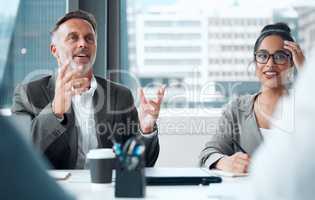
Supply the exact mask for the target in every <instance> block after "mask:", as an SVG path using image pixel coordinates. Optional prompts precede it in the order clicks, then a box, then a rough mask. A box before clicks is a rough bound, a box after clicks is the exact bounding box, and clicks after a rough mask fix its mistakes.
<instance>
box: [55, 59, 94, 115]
mask: <svg viewBox="0 0 315 200" xmlns="http://www.w3.org/2000/svg"><path fill="white" fill-rule="evenodd" d="M59 66H60V65H59ZM68 68H69V62H67V63H66V64H64V65H63V66H61V67H59V70H58V75H57V79H56V84H55V97H54V100H53V102H52V110H53V112H54V114H55V115H56V116H57V117H59V118H62V117H63V115H64V113H66V112H68V111H69V109H70V106H71V98H72V96H74V95H80V94H81V93H83V92H85V91H87V90H88V88H89V86H90V80H89V79H88V78H85V77H84V78H82V77H80V75H81V74H82V70H83V68H82V66H81V67H78V68H77V69H73V70H68Z"/></svg>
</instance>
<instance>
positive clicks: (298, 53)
mask: <svg viewBox="0 0 315 200" xmlns="http://www.w3.org/2000/svg"><path fill="white" fill-rule="evenodd" d="M284 48H285V49H287V50H289V51H290V52H291V54H292V59H293V63H294V65H295V66H296V67H297V68H298V69H301V68H302V67H303V65H304V61H305V57H304V54H303V51H302V49H301V48H300V46H299V45H298V44H297V43H296V42H291V41H287V40H286V41H284Z"/></svg>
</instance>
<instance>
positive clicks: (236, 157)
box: [215, 152, 250, 173]
mask: <svg viewBox="0 0 315 200" xmlns="http://www.w3.org/2000/svg"><path fill="white" fill-rule="evenodd" d="M249 160H250V159H249V156H248V155H247V154H245V153H241V152H237V153H235V154H233V155H232V156H225V157H223V158H221V159H220V160H219V161H218V162H217V164H216V166H215V168H217V169H220V170H222V171H228V172H236V173H247V170H248V166H249Z"/></svg>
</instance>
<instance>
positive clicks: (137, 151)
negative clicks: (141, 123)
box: [114, 138, 146, 198]
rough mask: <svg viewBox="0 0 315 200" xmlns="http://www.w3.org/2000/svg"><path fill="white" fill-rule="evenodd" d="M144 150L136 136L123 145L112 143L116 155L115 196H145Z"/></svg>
mask: <svg viewBox="0 0 315 200" xmlns="http://www.w3.org/2000/svg"><path fill="white" fill-rule="evenodd" d="M144 150H145V146H144V144H143V143H142V142H141V140H139V139H137V138H131V139H129V140H128V141H127V142H126V143H125V144H124V145H123V146H121V145H120V144H114V151H115V153H116V155H117V157H118V160H117V163H116V164H117V165H116V181H115V197H133V198H143V197H144V196H145V186H146V180H145V174H144V166H145V165H144Z"/></svg>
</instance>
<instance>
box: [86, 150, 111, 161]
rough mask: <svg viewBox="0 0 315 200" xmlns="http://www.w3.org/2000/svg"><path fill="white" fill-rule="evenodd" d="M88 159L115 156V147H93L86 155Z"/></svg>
mask: <svg viewBox="0 0 315 200" xmlns="http://www.w3.org/2000/svg"><path fill="white" fill-rule="evenodd" d="M86 157H87V158H88V159H102V158H115V153H114V151H113V149H109V148H108V149H91V150H90V151H89V153H88V154H87V155H86Z"/></svg>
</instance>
